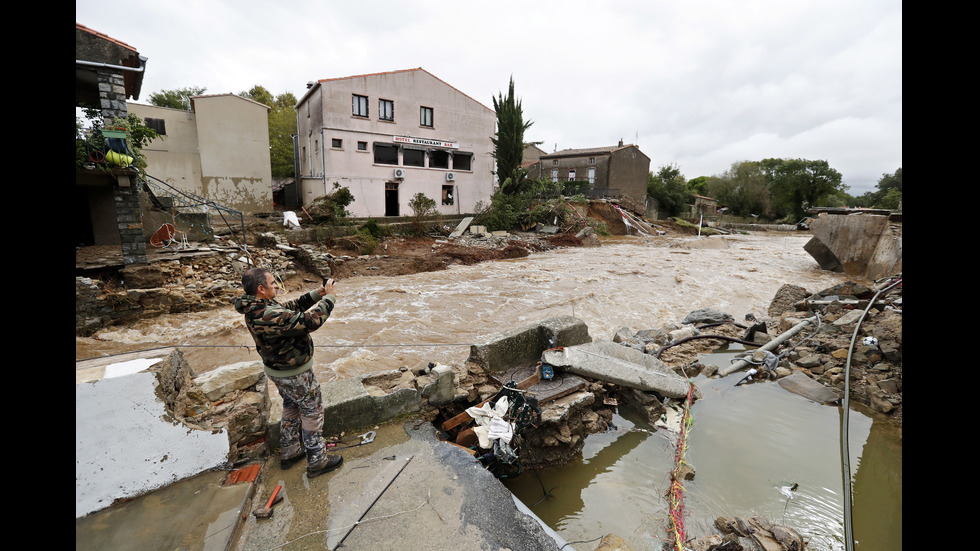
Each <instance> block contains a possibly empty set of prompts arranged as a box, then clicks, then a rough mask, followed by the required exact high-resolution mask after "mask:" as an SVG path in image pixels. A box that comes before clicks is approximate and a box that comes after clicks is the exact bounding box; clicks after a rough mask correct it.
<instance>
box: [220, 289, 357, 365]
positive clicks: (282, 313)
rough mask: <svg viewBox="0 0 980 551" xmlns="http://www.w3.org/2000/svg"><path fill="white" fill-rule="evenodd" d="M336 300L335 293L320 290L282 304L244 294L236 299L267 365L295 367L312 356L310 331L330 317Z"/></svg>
mask: <svg viewBox="0 0 980 551" xmlns="http://www.w3.org/2000/svg"><path fill="white" fill-rule="evenodd" d="M336 301H337V299H336V298H335V297H334V296H333V295H327V296H325V297H322V298H321V297H320V293H318V292H317V291H310V292H309V293H306V294H305V295H303V296H301V297H299V298H297V299H295V300H290V301H288V302H285V303H282V304H280V303H279V302H277V301H276V300H264V299H260V298H257V297H255V296H253V295H242V296H241V297H239V298H238V299H236V300H235V310H237V311H238V313H240V314H243V315H244V316H245V325H246V326H247V327H248V331H249V333H251V334H252V338H253V339H254V340H255V346H256V349H257V350H258V353H259V356H261V357H262V363H263V364H264V365H265V366H266V368H268V369H270V370H273V371H292V370H295V369H297V368H300V367H302V366H303V365H305V364H306V363H308V362H309V361H310V360H312V359H313V339H312V338H311V337H310V332H311V331H316V330H317V329H319V328H320V326H321V325H323V323H324V322H325V321H327V318H329V317H330V313H331V312H332V311H333V306H334V303H335V302H336ZM295 374H296V373H291V375H295Z"/></svg>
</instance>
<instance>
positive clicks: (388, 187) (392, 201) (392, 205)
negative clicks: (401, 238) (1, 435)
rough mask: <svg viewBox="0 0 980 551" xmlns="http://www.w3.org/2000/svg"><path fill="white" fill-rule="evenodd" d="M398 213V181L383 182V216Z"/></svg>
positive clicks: (396, 214)
mask: <svg viewBox="0 0 980 551" xmlns="http://www.w3.org/2000/svg"><path fill="white" fill-rule="evenodd" d="M398 215H399V210H398V182H385V216H398Z"/></svg>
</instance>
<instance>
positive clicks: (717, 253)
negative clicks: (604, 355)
mask: <svg viewBox="0 0 980 551" xmlns="http://www.w3.org/2000/svg"><path fill="white" fill-rule="evenodd" d="M809 238H810V235H809V234H807V233H797V232H758V233H753V234H751V235H734V236H725V237H719V236H712V237H692V236H685V237H668V236H664V237H636V236H625V237H624V236H618V237H612V238H606V239H604V240H603V245H602V246H601V247H597V248H564V249H556V250H552V251H546V252H537V253H533V254H531V256H529V257H525V258H520V259H514V260H500V261H494V262H485V263H481V264H475V265H470V266H464V265H453V266H451V267H450V268H449V269H447V270H443V271H437V272H425V273H418V274H410V275H402V276H390V277H381V276H375V277H372V276H355V277H351V278H348V279H343V280H341V281H340V282H339V283H338V286H337V306H336V308H335V309H334V312H333V315H332V316H331V319H330V320H329V321H328V322H327V324H326V325H325V326H324V327H323V328H321V329H320V330H319V331H317V332H315V333H313V340H314V343H315V345H316V346H317V352H316V356H315V359H314V362H315V363H314V369H315V370H316V373H317V376H318V377H319V378H320V380H321V382H328V381H332V380H337V379H343V378H348V377H353V376H356V375H362V374H366V373H371V372H375V371H381V370H387V369H397V368H399V367H401V366H409V367H412V366H414V365H417V364H418V363H420V362H440V363H443V364H447V365H457V366H458V365H462V363H463V362H464V361H465V359H466V357H467V355H468V354H469V345H470V344H472V343H476V342H480V341H482V340H483V339H484V338H486V337H487V336H489V335H493V334H496V333H499V332H502V331H506V330H509V329H511V328H513V327H517V326H521V325H524V324H528V323H532V322H536V321H538V320H541V319H544V318H547V317H550V316H556V315H573V316H576V317H578V318H580V319H582V320H583V321H585V323H586V324H587V325H588V327H589V332H590V334H591V335H592V337H593V338H594V339H610V338H612V336H613V334H614V333H615V331H616V330H617V329H618V328H620V327H622V326H627V327H630V328H631V329H633V330H634V331H635V330H638V329H650V328H660V327H662V326H664V325H666V324H668V323H671V322H677V321H680V320H681V319H683V318H684V316H686V315H687V314H688V313H689V312H691V311H693V310H696V309H698V308H704V307H710V308H715V309H719V310H723V311H726V312H728V313H730V314H732V315H733V316H735V319H736V320H741V319H742V317H743V316H744V315H745V314H746V313H749V312H752V313H754V314H755V315H757V316H764V315H765V314H766V310H767V309H768V307H769V303H770V301H771V300H772V298H773V296H774V295H775V293H776V291H777V290H778V289H779V288H780V287H781V286H782V285H784V284H793V285H799V286H801V287H804V288H806V289H807V290H808V291H810V292H816V291H818V290H821V289H824V288H827V287H831V286H833V285H836V284H838V283H841V282H843V281H846V280H847V279H848V278H847V277H846V276H844V275H843V274H838V273H833V272H827V271H824V270H821V269H820V268H819V267H818V266H817V263H816V261H814V260H813V259H812V258H811V257H810V255H809V254H807V253H806V252H805V251H804V250H803V245H804V244H805V243H806V242H807V240H809ZM313 286H314V284H313V283H309V287H310V288H312V287H313ZM307 290H309V289H300V288H291V289H286V292H285V293H283V295H281V296H285V298H294V297H295V296H297V295H299V294H300V293H302V292H305V291H307ZM159 346H177V347H180V348H181V350H182V352H183V353H184V355H185V357H186V358H187V360H188V362H189V363H190V365H191V366H192V367H193V369H194V370H195V371H197V372H198V373H202V372H206V371H209V370H211V369H214V368H216V367H219V366H222V365H227V364H230V363H235V362H240V361H246V360H256V359H258V356H257V355H256V354H255V352H254V349H251V348H249V347H250V346H252V339H251V337H250V336H249V334H248V331H247V330H246V328H245V325H244V323H243V322H242V317H241V315H239V314H238V313H237V312H235V310H234V308H233V307H232V305H231V304H229V305H228V306H227V307H225V308H219V309H216V310H211V311H208V312H195V313H186V314H171V315H163V316H159V317H155V318H152V319H146V320H142V321H140V322H138V323H135V324H133V325H129V326H126V327H116V328H108V329H104V330H102V331H100V332H98V333H97V334H96V335H94V336H93V337H91V338H81V337H76V339H75V357H76V359H84V358H92V357H97V356H104V355H111V354H116V353H120V352H127V351H134V350H141V349H146V348H153V347H159Z"/></svg>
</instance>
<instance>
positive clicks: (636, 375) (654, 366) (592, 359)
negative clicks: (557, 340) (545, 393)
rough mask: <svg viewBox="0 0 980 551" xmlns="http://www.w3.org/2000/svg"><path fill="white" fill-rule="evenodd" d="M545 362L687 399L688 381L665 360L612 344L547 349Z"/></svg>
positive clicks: (639, 388) (584, 374)
mask: <svg viewBox="0 0 980 551" xmlns="http://www.w3.org/2000/svg"><path fill="white" fill-rule="evenodd" d="M542 360H543V361H544V363H547V364H550V365H553V366H555V367H560V368H562V369H563V370H565V371H568V372H569V373H575V374H576V375H581V376H583V377H588V378H591V379H597V380H600V381H606V382H609V383H613V384H617V385H621V386H625V387H629V388H635V389H638V390H646V391H654V392H657V393H659V394H661V395H663V396H666V397H668V398H683V397H684V396H687V390H688V386H689V385H688V382H687V381H686V380H685V379H684V378H683V377H681V376H680V375H678V374H676V373H674V372H673V370H671V369H670V368H669V367H667V365H666V364H664V363H663V362H662V361H660V360H658V359H657V358H655V357H653V356H650V355H648V354H644V353H643V352H640V351H638V350H635V349H633V348H629V347H625V346H622V345H620V344H617V343H614V342H612V341H605V342H593V343H589V344H582V345H578V346H569V347H565V348H558V349H551V350H546V351H545V352H544V354H543V355H542Z"/></svg>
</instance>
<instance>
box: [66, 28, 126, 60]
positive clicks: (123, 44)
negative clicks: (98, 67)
mask: <svg viewBox="0 0 980 551" xmlns="http://www.w3.org/2000/svg"><path fill="white" fill-rule="evenodd" d="M75 30H78V31H82V32H86V33H89V34H91V35H93V36H97V37H99V38H101V39H103V40H108V41H109V42H112V43H113V44H117V45H119V46H122V47H123V48H126V49H127V50H132V51H134V52H136V48H134V47H132V46H130V45H129V44H126V43H125V42H123V41H122V40H116V39H115V38H112V37H111V36H109V35H107V34H105V33H100V32H99V31H96V30H94V29H90V28H88V27H86V26H85V25H82V24H81V23H75ZM137 53H138V52H137Z"/></svg>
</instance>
